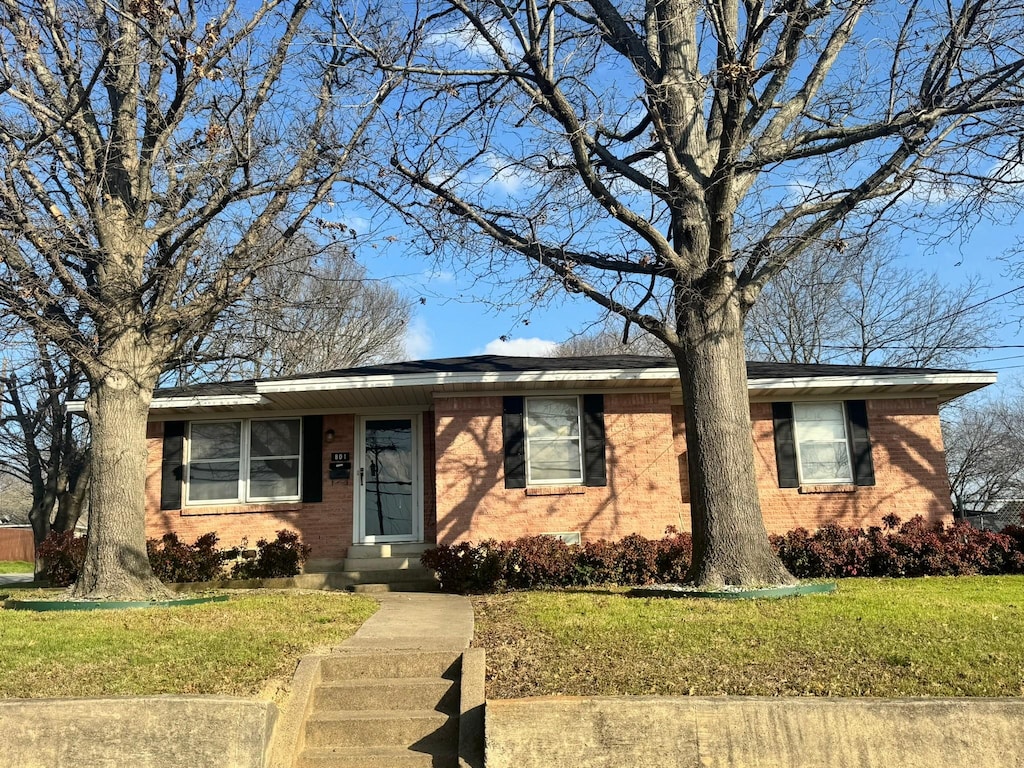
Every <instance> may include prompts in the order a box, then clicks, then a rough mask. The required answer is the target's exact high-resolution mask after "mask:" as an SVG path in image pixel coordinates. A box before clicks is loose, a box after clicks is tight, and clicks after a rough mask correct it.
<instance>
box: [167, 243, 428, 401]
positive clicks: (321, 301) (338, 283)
mask: <svg viewBox="0 0 1024 768" xmlns="http://www.w3.org/2000/svg"><path fill="white" fill-rule="evenodd" d="M275 251H276V252H277V254H278V258H277V261H276V263H274V264H273V265H271V266H270V267H268V268H267V269H265V270H264V271H263V272H262V273H260V274H259V275H257V276H256V278H255V280H254V281H253V284H252V286H251V288H250V290H249V292H248V293H247V295H246V296H245V297H243V298H242V299H241V300H240V301H239V302H237V303H236V304H234V305H233V306H232V307H230V308H229V309H228V310H227V311H226V312H224V314H223V315H222V316H221V317H220V319H219V320H218V321H217V323H216V324H215V325H214V326H213V328H211V330H210V331H209V333H208V335H207V336H206V337H205V338H197V339H196V340H195V341H194V343H193V345H192V346H191V348H190V349H186V350H184V355H185V357H184V358H183V359H182V361H180V362H179V363H178V364H177V365H176V366H175V369H174V370H173V371H172V373H173V374H174V376H175V377H176V378H177V380H178V382H179V383H185V382H186V381H189V380H193V381H194V380H198V379H211V378H214V379H225V378H235V379H240V378H266V377H269V376H286V375H291V374H296V373H309V372H313V371H326V370H331V369H336V368H353V367H356V366H359V365H370V364H373V363H381V362H387V361H392V360H397V359H400V358H401V357H402V356H403V355H404V354H405V341H404V339H405V331H406V328H407V326H408V324H409V319H410V316H411V313H412V304H411V302H410V301H409V300H408V299H406V298H405V297H404V296H402V294H401V293H400V292H399V291H397V290H396V289H395V288H394V287H393V286H391V285H390V284H388V283H386V282H384V281H378V280H373V279H371V278H370V277H369V276H368V275H367V273H366V269H365V267H363V266H362V265H361V264H359V263H358V262H357V261H356V260H355V258H354V255H353V254H352V252H351V251H350V250H349V249H348V248H346V247H345V246H344V245H343V244H340V243H337V242H330V243H328V244H326V245H323V246H321V245H319V244H318V243H317V241H316V240H315V239H314V238H312V237H308V236H303V237H298V238H296V239H295V240H293V241H292V242H291V243H290V244H287V245H285V246H283V247H280V248H278V247H277V246H276V245H275Z"/></svg>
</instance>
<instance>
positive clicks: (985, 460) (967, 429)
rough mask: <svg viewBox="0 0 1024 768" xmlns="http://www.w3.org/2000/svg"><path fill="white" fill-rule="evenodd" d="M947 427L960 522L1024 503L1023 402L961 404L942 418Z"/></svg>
mask: <svg viewBox="0 0 1024 768" xmlns="http://www.w3.org/2000/svg"><path fill="white" fill-rule="evenodd" d="M942 427H943V430H942V431H943V437H944V439H945V442H946V462H947V464H948V466H949V483H950V486H951V489H952V494H953V508H954V510H955V511H956V513H957V515H958V516H960V517H963V516H964V515H965V514H967V513H968V512H991V511H996V509H995V508H996V507H997V506H999V505H1000V504H1001V503H1003V502H1005V501H1006V500H1007V499H1021V498H1024V397H1021V396H1020V395H1017V396H1013V397H1006V398H1001V399H989V398H980V399H976V400H971V401H968V402H964V403H960V404H958V405H957V406H955V407H953V408H949V409H947V410H946V411H945V412H944V413H943V425H942Z"/></svg>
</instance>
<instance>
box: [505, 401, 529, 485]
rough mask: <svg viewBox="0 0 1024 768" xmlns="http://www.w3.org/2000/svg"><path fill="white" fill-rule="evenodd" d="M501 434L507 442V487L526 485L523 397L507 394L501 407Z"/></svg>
mask: <svg viewBox="0 0 1024 768" xmlns="http://www.w3.org/2000/svg"><path fill="white" fill-rule="evenodd" d="M501 435H502V441H503V442H504V444H505V487H506V488H525V487H526V433H525V431H524V429H523V398H521V397H515V396H512V395H509V396H506V397H505V398H504V401H503V402H502V408H501Z"/></svg>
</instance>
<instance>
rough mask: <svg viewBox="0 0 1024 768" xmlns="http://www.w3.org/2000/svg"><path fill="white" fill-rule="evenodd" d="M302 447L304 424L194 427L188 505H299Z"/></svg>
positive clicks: (220, 423)
mask: <svg viewBox="0 0 1024 768" xmlns="http://www.w3.org/2000/svg"><path fill="white" fill-rule="evenodd" d="M301 445H302V441H301V420H300V419H235V420H232V421H196V422H192V423H190V424H189V430H188V464H187V467H188V469H187V474H186V478H187V479H186V488H187V496H186V499H187V503H189V504H229V503H232V502H234V503H241V502H256V501H293V500H297V499H298V498H299V477H300V471H301V469H300V452H301Z"/></svg>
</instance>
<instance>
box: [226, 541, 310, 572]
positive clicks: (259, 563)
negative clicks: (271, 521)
mask: <svg viewBox="0 0 1024 768" xmlns="http://www.w3.org/2000/svg"><path fill="white" fill-rule="evenodd" d="M309 552H310V547H309V545H307V544H303V543H302V542H300V541H299V534H297V533H294V532H293V531H278V532H277V538H276V539H274V541H267V540H266V539H260V540H259V541H257V542H256V556H255V557H251V558H246V559H244V560H242V561H241V562H238V563H235V564H234V565H233V566H232V567H231V578H233V579H279V578H285V577H287V576H295V575H296V574H297V573H298V572H299V570H300V568H301V566H302V564H303V563H304V562H306V558H307V557H309Z"/></svg>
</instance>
